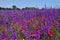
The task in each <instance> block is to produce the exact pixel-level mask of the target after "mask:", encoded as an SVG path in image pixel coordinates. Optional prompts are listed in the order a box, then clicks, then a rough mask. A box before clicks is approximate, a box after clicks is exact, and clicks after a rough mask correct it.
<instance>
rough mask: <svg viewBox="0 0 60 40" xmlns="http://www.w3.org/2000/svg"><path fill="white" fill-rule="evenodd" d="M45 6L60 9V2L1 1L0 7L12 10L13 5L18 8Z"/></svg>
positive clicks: (33, 0)
mask: <svg viewBox="0 0 60 40" xmlns="http://www.w3.org/2000/svg"><path fill="white" fill-rule="evenodd" d="M45 4H46V7H48V8H50V7H53V8H56V7H60V0H0V7H4V8H12V6H13V5H16V6H17V7H18V8H24V7H35V8H43V7H45Z"/></svg>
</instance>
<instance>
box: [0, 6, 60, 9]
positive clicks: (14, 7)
mask: <svg viewBox="0 0 60 40" xmlns="http://www.w3.org/2000/svg"><path fill="white" fill-rule="evenodd" d="M34 9H39V8H35V7H25V8H22V10H34ZM47 9H48V10H49V9H55V8H42V9H41V10H47ZM58 9H59V10H60V8H58ZM0 10H20V8H17V7H16V6H15V5H13V6H12V8H3V7H0Z"/></svg>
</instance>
